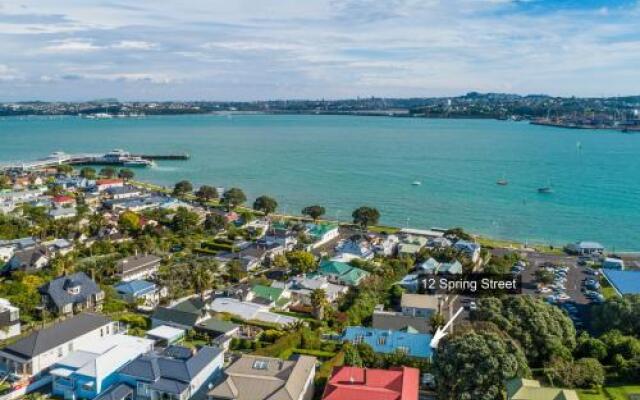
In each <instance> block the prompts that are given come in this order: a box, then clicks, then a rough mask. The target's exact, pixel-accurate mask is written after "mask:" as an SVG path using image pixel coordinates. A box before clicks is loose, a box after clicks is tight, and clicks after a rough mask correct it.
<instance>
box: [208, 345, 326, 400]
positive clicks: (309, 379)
mask: <svg viewBox="0 0 640 400" xmlns="http://www.w3.org/2000/svg"><path fill="white" fill-rule="evenodd" d="M315 370H316V358H315V357H309V356H300V357H299V358H298V359H297V360H295V361H283V360H281V359H278V358H269V357H260V356H251V355H242V357H240V358H239V359H238V360H237V361H235V362H234V363H233V364H231V365H230V366H229V367H228V368H227V369H226V370H225V371H224V376H225V379H224V381H222V382H221V383H219V384H218V385H216V386H215V387H214V388H213V389H211V390H210V391H209V392H208V394H207V397H208V399H209V400H276V399H282V400H311V399H312V398H313V391H314V384H313V379H314V377H315Z"/></svg>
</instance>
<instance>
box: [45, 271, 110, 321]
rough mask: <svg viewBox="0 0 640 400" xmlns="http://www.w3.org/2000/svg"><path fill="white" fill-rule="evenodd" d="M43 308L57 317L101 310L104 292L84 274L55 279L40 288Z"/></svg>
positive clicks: (79, 273)
mask: <svg viewBox="0 0 640 400" xmlns="http://www.w3.org/2000/svg"><path fill="white" fill-rule="evenodd" d="M38 292H40V296H41V297H42V306H43V307H44V308H45V309H46V310H48V311H49V312H51V313H53V314H55V315H68V314H74V313H78V312H81V311H84V310H92V311H95V310H100V309H102V303H103V301H104V292H103V291H102V289H100V287H99V286H98V285H97V284H96V283H95V282H94V281H93V279H91V278H89V277H88V276H87V275H86V274H85V273H84V272H76V273H75V274H71V275H68V276H61V277H59V278H56V279H53V280H51V281H49V282H47V283H45V284H44V285H42V286H40V287H39V288H38Z"/></svg>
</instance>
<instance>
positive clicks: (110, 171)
mask: <svg viewBox="0 0 640 400" xmlns="http://www.w3.org/2000/svg"><path fill="white" fill-rule="evenodd" d="M100 176H104V177H105V178H113V177H114V176H116V170H115V168H113V167H104V168H102V169H101V170H100Z"/></svg>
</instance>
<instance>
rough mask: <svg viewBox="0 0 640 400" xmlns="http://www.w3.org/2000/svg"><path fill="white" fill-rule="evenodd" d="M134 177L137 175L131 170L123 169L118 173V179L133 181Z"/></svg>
mask: <svg viewBox="0 0 640 400" xmlns="http://www.w3.org/2000/svg"><path fill="white" fill-rule="evenodd" d="M134 176H135V174H134V173H133V171H132V170H130V169H129V168H122V169H121V170H120V171H118V178H120V179H124V180H125V181H128V180H131V179H133V177H134Z"/></svg>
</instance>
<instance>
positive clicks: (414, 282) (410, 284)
mask: <svg viewBox="0 0 640 400" xmlns="http://www.w3.org/2000/svg"><path fill="white" fill-rule="evenodd" d="M421 283H422V281H421V279H420V276H419V275H418V274H407V275H405V276H404V277H403V278H402V280H401V281H400V282H398V285H400V286H402V287H403V288H404V289H405V290H407V291H409V292H417V291H418V288H419V287H420V284H421ZM422 284H424V283H422Z"/></svg>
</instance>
